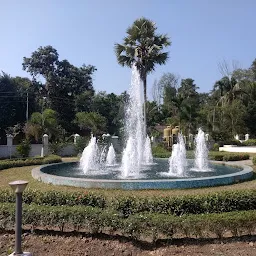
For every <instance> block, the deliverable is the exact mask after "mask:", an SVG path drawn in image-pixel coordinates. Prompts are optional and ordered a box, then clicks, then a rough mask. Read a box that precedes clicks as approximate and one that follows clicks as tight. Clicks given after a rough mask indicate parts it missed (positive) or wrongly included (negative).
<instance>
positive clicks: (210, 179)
mask: <svg viewBox="0 0 256 256" xmlns="http://www.w3.org/2000/svg"><path fill="white" fill-rule="evenodd" d="M129 96H130V97H129V103H128V105H127V108H126V113H125V138H126V145H125V147H124V150H123V153H122V159H121V162H119V163H118V161H116V160H115V159H116V158H115V150H114V147H113V145H110V147H109V149H108V151H107V146H106V145H105V146H102V145H97V143H96V137H93V136H92V138H91V140H90V142H89V144H88V146H87V147H86V148H85V149H84V151H83V154H82V157H81V159H80V164H79V167H80V168H78V164H77V163H76V162H73V163H61V164H54V165H48V166H44V167H41V168H39V169H38V168H37V169H34V170H33V171H32V175H33V177H34V178H36V179H39V180H41V181H44V182H48V183H52V184H62V185H72V186H78V187H86V188H90V187H94V188H119V189H161V188H165V189H166V188H192V187H204V186H215V185H224V184H231V183H234V182H237V181H238V180H245V179H248V178H251V177H252V175H253V172H252V168H250V167H246V166H242V168H241V167H240V168H238V167H231V166H228V165H216V164H213V163H208V160H207V155H208V150H207V147H206V143H205V138H204V132H203V131H202V130H201V129H199V131H198V134H197V136H196V139H195V143H196V150H195V161H193V160H187V159H186V149H185V143H184V140H183V136H182V135H181V134H178V141H177V144H174V145H173V151H172V155H171V157H170V159H169V160H168V159H153V156H152V152H151V143H150V139H149V137H148V136H146V134H145V123H144V118H143V111H142V109H143V100H142V99H143V97H142V87H141V81H140V76H139V72H138V71H137V69H136V67H135V65H133V67H132V79H131V88H130V90H129ZM81 169H82V170H81Z"/></svg>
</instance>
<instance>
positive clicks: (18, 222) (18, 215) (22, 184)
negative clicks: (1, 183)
mask: <svg viewBox="0 0 256 256" xmlns="http://www.w3.org/2000/svg"><path fill="white" fill-rule="evenodd" d="M9 185H10V187H11V188H12V189H13V191H14V193H15V194H16V210H15V252H14V253H12V254H11V255H19V256H22V255H24V256H25V255H27V256H32V254H31V253H29V252H24V253H23V252H22V249H21V233H22V193H23V191H24V190H25V188H26V186H27V185H28V182H27V181H24V180H16V181H13V182H10V183H9Z"/></svg>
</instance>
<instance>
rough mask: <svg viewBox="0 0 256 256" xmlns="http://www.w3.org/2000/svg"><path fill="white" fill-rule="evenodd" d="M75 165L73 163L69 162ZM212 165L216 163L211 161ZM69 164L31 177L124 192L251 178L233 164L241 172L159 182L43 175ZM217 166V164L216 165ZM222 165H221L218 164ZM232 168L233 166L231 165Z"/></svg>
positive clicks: (38, 170) (248, 171) (246, 169)
mask: <svg viewBox="0 0 256 256" xmlns="http://www.w3.org/2000/svg"><path fill="white" fill-rule="evenodd" d="M70 163H75V162H70ZM213 163H215V164H216V163H217V162H215V161H213ZM60 164H66V165H68V164H69V163H57V164H49V165H43V166H40V167H36V168H34V169H33V170H32V177H33V178H34V179H37V180H39V181H42V182H45V183H48V184H53V185H65V186H74V187H83V188H104V189H124V190H140V189H177V188H179V189H184V188H200V187H212V186H220V185H228V184H233V183H237V182H240V181H243V180H248V179H250V178H251V177H252V176H253V169H252V167H250V166H247V165H242V164H241V165H240V164H237V163H236V164H235V166H239V167H240V168H243V170H241V171H239V172H236V173H233V174H227V175H221V176H212V177H203V178H191V179H163V180H162V179H161V180H125V179H124V180H106V179H84V178H70V177H62V176H56V175H51V174H47V173H44V172H43V170H44V169H46V168H47V169H49V168H50V167H51V166H53V165H60ZM217 164H219V163H217ZM220 164H223V163H220ZM224 165H232V163H231V164H230V163H225V164H224ZM233 166H234V164H233Z"/></svg>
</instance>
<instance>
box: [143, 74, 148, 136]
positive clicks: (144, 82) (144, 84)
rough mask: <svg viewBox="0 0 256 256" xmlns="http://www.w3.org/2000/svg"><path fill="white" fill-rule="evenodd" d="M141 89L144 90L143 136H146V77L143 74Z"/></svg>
mask: <svg viewBox="0 0 256 256" xmlns="http://www.w3.org/2000/svg"><path fill="white" fill-rule="evenodd" d="M143 91H144V108H143V110H144V122H145V136H147V116H146V107H147V106H146V105H147V77H146V75H144V78H143Z"/></svg>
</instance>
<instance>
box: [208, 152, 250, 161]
mask: <svg viewBox="0 0 256 256" xmlns="http://www.w3.org/2000/svg"><path fill="white" fill-rule="evenodd" d="M249 158H250V155H249V154H243V153H239V154H237V153H226V152H225V153H224V152H209V159H210V160H215V161H240V160H247V159H249Z"/></svg>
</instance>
